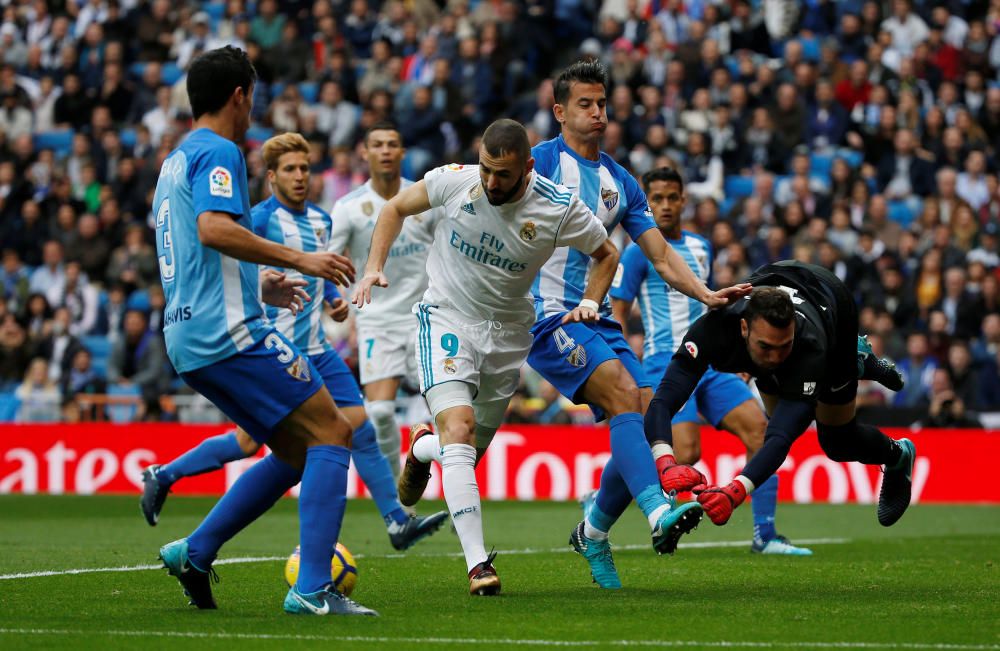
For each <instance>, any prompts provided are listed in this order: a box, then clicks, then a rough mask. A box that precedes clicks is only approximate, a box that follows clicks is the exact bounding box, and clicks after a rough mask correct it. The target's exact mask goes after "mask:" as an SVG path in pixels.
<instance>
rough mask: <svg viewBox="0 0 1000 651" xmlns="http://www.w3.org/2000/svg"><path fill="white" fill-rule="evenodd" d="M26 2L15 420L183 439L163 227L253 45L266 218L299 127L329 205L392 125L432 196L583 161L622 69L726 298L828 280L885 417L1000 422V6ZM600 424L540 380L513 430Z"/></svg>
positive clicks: (17, 116) (637, 157)
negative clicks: (113, 411)
mask: <svg viewBox="0 0 1000 651" xmlns="http://www.w3.org/2000/svg"><path fill="white" fill-rule="evenodd" d="M0 5H2V20H0V62H2V65H0V251H2V260H0V394H2V395H6V396H7V398H6V399H5V401H0V420H3V419H4V417H5V416H6V417H7V418H8V419H11V418H13V417H15V415H16V417H17V418H18V419H21V420H46V419H59V418H63V419H71V420H72V419H77V418H80V417H93V416H94V415H95V414H94V413H93V412H94V410H96V409H97V408H96V407H85V408H83V409H81V407H80V406H79V403H78V402H76V401H74V400H73V397H74V396H76V395H78V394H80V393H84V394H87V393H90V394H104V393H106V392H110V393H124V394H128V395H136V396H140V398H141V399H140V400H139V401H138V402H140V403H141V404H140V405H139V406H138V408H136V409H134V410H133V411H132V412H129V414H128V417H134V418H173V417H176V413H175V412H174V410H173V408H172V407H171V402H170V400H167V399H164V396H167V395H170V394H173V393H177V392H183V391H184V387H183V385H182V384H181V383H180V382H179V380H178V379H177V377H176V374H174V373H173V371H172V369H170V367H169V362H167V359H166V355H165V350H164V345H163V341H162V335H161V334H160V331H161V330H162V325H163V305H164V300H163V292H162V290H161V288H160V285H159V277H158V263H157V259H156V251H155V247H154V246H153V230H152V228H151V227H150V226H151V215H150V203H151V199H152V192H153V188H154V186H155V184H156V178H157V175H158V172H159V167H160V162H161V161H162V160H163V159H164V157H165V156H166V155H167V154H168V153H169V152H170V151H171V150H172V149H173V147H174V146H176V144H177V143H178V142H179V141H180V140H181V139H182V138H183V137H184V135H185V133H186V132H187V130H188V129H189V127H190V123H191V120H190V114H189V106H188V105H187V97H186V92H185V76H184V70H185V67H186V66H187V65H188V64H189V62H190V61H191V60H192V59H193V58H194V57H196V56H198V54H199V53H200V52H202V51H205V50H207V49H211V48H215V47H219V46H221V45H225V44H234V45H237V46H239V47H241V48H243V49H245V50H246V51H247V52H248V54H249V56H250V57H251V59H252V60H253V62H254V65H255V67H256V69H257V72H258V75H259V83H258V84H257V86H256V88H255V95H254V110H253V115H254V120H255V122H254V126H253V127H252V128H251V130H250V132H249V133H248V137H247V142H246V143H245V153H246V157H247V164H248V170H249V174H250V188H251V193H252V195H253V196H251V202H252V203H255V202H257V201H260V200H262V199H264V198H266V196H267V195H268V194H269V190H268V188H267V187H266V186H267V184H266V182H265V173H264V172H265V170H264V165H263V162H262V159H261V155H260V151H259V145H260V143H261V142H262V141H263V140H265V139H266V138H267V137H269V136H270V135H271V134H272V133H275V132H278V133H280V132H283V131H299V132H301V133H303V134H304V135H305V136H306V137H307V139H308V140H309V142H310V144H311V147H312V156H311V160H312V165H313V175H312V184H313V185H312V188H311V196H312V199H313V200H314V201H315V202H316V203H318V204H319V205H321V206H322V207H324V208H326V209H329V208H330V206H331V205H332V204H333V202H335V201H336V200H337V199H338V198H339V197H342V196H344V195H345V194H347V193H348V192H350V191H351V190H352V189H353V188H355V187H357V186H358V185H360V184H362V183H363V182H364V181H365V179H366V171H365V164H364V163H363V159H362V157H361V153H360V143H359V141H360V139H361V135H362V134H363V133H364V130H365V128H366V126H368V125H370V124H373V123H374V122H376V121H378V120H382V119H392V120H394V121H396V122H397V123H398V124H399V128H400V132H401V134H402V136H403V138H404V141H405V143H406V145H407V148H408V153H407V157H406V161H405V163H404V175H405V176H408V177H409V178H419V177H420V175H421V174H422V173H423V172H424V171H426V170H427V169H430V168H431V167H432V166H434V165H437V164H440V163H442V162H450V161H471V160H475V157H476V154H475V152H476V147H477V142H476V137H477V134H479V133H480V132H481V130H482V129H483V128H484V127H485V125H487V124H488V123H489V122H490V121H491V120H493V119H494V118H496V117H498V116H501V115H506V116H509V117H513V118H515V119H517V120H519V121H520V122H522V123H523V124H525V125H526V126H527V127H528V128H529V132H530V133H531V135H532V137H533V138H534V139H535V141H536V142H537V141H540V140H544V139H548V138H552V137H554V136H556V135H558V133H559V129H558V127H559V125H558V123H557V122H556V121H555V119H554V117H553V115H552V111H551V107H552V104H553V101H554V100H553V96H552V82H551V78H550V75H551V74H552V72H553V71H554V70H556V69H557V68H558V67H559V66H562V65H565V64H566V63H568V62H570V61H572V60H575V59H577V58H579V57H581V56H596V57H600V58H601V59H603V60H604V61H605V62H606V64H607V66H608V69H609V72H610V79H611V86H610V88H609V93H608V107H607V110H608V114H609V118H610V124H609V126H608V129H607V132H606V134H605V138H604V147H603V148H604V150H605V151H607V152H608V153H609V154H610V155H611V156H613V157H614V158H615V159H616V160H617V161H618V162H620V163H621V164H622V165H624V166H625V167H626V168H628V169H630V170H631V171H632V172H633V173H634V174H636V175H640V174H642V173H643V172H646V171H648V170H650V169H652V168H653V167H657V166H660V165H664V164H667V165H671V166H675V167H677V168H678V169H679V170H681V172H682V174H683V176H684V178H685V180H686V183H687V193H688V196H689V202H688V206H689V208H688V209H689V212H690V214H689V215H688V217H689V221H688V224H687V228H689V229H690V230H693V231H695V232H698V233H700V234H702V235H704V236H705V237H707V238H709V239H710V240H711V242H712V244H713V246H714V249H715V259H714V265H713V276H714V284H715V285H716V286H722V285H727V284H731V283H733V282H735V281H737V280H739V279H741V278H743V277H745V276H746V275H748V273H749V272H750V271H751V270H752V269H753V268H754V267H756V266H758V265H761V264H765V263H769V262H773V261H776V260H780V259H786V258H795V259H798V260H802V261H809V262H815V263H817V264H821V265H823V266H825V267H827V268H829V269H831V270H833V271H834V272H835V273H836V274H837V275H838V276H840V277H841V278H842V279H844V280H845V281H846V282H847V284H848V285H849V286H850V287H851V288H852V289H853V290H854V292H855V294H856V298H857V300H858V302H859V305H860V306H862V311H861V322H862V327H863V329H864V331H865V332H867V333H870V335H871V339H872V343H873V346H874V348H875V351H876V353H879V354H885V355H888V356H889V357H891V358H893V359H895V360H896V361H897V363H898V365H899V367H900V368H901V370H902V371H903V373H904V375H905V377H906V381H907V386H906V387H905V388H904V390H903V391H901V392H900V393H898V394H895V395H893V394H890V393H887V392H885V390H883V389H881V388H880V387H864V388H863V389H862V393H861V395H860V396H859V401H861V402H864V403H866V404H874V405H892V406H899V407H906V408H910V409H918V410H921V411H922V412H923V413H924V414H925V415H924V422H928V423H933V424H938V425H967V424H975V423H976V422H977V417H976V414H977V412H984V411H997V410H1000V276H998V275H997V274H998V271H1000V269H998V267H1000V250H998V243H1000V183H998V173H997V171H998V163H1000V160H998V154H1000V1H998V0H992V1H991V2H985V1H976V0H962V1H960V0H953V1H952V2H919V1H915V2H910V1H908V0H891V1H890V2H875V1H868V2H861V1H858V0H844V1H840V2H834V1H830V0H806V1H805V2H794V1H791V0H686V1H681V0H649V1H648V2H643V1H641V0H604V2H603V3H599V2H597V1H596V0H521V1H517V2H515V1H513V0H478V2H477V1H469V0H448V2H446V3H443V2H436V1H435V0H406V1H405V2H403V1H400V0H385V2H382V3H381V4H379V3H378V2H376V0H371V1H369V0H350V1H347V0H339V1H338V0H316V1H315V2H306V1H304V0H258V2H256V3H254V2H249V1H247V0H228V1H227V2H218V3H215V2H211V3H177V4H173V3H170V2H169V1H168V0H151V1H147V0H85V1H82V0H81V1H75V0H54V1H51V2H46V1H44V0H12V1H9V2H4V3H0ZM620 237H622V238H624V236H623V235H621V236H620ZM635 321H636V322H635V323H633V324H631V328H630V331H631V332H639V333H641V331H642V328H641V324H640V323H639V322H638V319H637V318H636V319H635ZM334 332H335V335H336V336H337V337H339V339H340V342H339V343H338V348H340V349H341V350H342V351H344V352H346V353H347V356H348V357H349V358H352V357H355V356H356V354H355V353H354V351H355V349H356V346H355V345H354V342H353V341H352V339H351V336H352V333H351V329H350V328H349V327H348V328H346V329H345V328H340V329H336V330H335V331H334ZM641 336H642V335H641V334H639V335H635V336H634V337H633V344H634V346H635V347H636V350H637V352H641ZM3 405H15V407H13V411H11V409H9V408H8V410H7V411H9V412H10V413H7V414H4V413H3V412H4V409H3V408H2V406H3ZM585 417H586V414H585V413H581V412H579V411H578V410H573V409H571V408H569V405H567V404H566V403H565V401H564V400H563V399H561V398H559V396H558V394H557V392H555V390H554V389H552V387H551V386H550V385H547V384H546V383H544V382H541V381H540V380H539V379H538V378H537V377H535V376H533V375H532V374H530V373H528V374H526V376H525V387H524V390H523V391H522V392H520V393H519V394H518V395H517V396H516V397H515V400H514V401H513V402H512V412H511V414H510V418H511V419H512V420H515V421H521V422H524V421H532V422H570V421H573V420H575V419H582V418H585Z"/></svg>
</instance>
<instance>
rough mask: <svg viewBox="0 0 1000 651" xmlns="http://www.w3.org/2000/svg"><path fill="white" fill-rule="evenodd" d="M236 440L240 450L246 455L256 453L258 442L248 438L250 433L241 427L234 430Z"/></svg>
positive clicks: (249, 455)
mask: <svg viewBox="0 0 1000 651" xmlns="http://www.w3.org/2000/svg"><path fill="white" fill-rule="evenodd" d="M236 442H237V443H238V444H239V446H240V450H241V451H242V452H243V454H245V455H246V456H248V457H252V456H253V455H255V454H257V451H258V450H260V443H258V442H257V441H255V440H253V439H252V438H250V435H249V434H247V433H246V432H244V431H243V430H242V429H237V430H236Z"/></svg>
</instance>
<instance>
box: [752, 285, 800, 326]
mask: <svg viewBox="0 0 1000 651" xmlns="http://www.w3.org/2000/svg"><path fill="white" fill-rule="evenodd" d="M743 318H744V319H745V320H746V322H747V325H751V324H752V323H753V321H754V319H758V318H760V319H764V320H765V321H767V322H768V323H770V324H771V325H773V326H774V327H775V328H787V327H788V326H789V325H791V323H792V320H793V319H794V318H795V306H794V305H793V304H792V297H791V296H790V295H789V294H788V292H786V291H784V290H783V289H779V288H778V287H767V286H765V287H755V288H754V289H753V291H752V292H750V298H749V300H747V308H746V310H744V311H743Z"/></svg>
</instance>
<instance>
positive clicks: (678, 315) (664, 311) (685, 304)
mask: <svg viewBox="0 0 1000 651" xmlns="http://www.w3.org/2000/svg"><path fill="white" fill-rule="evenodd" d="M667 242H669V243H670V245H671V246H672V247H674V250H675V251H677V253H679V254H680V256H681V257H682V258H683V259H684V261H685V262H686V263H687V265H688V266H689V267H691V271H693V272H694V275H696V276H698V277H699V278H701V280H702V281H703V282H704V283H705V284H706V285H707V284H708V283H709V279H710V276H711V271H712V247H711V245H710V244H709V243H708V240H706V239H705V238H704V237H702V236H701V235H695V234H694V233H689V232H688V231H681V237H680V239H677V240H667ZM608 294H609V295H610V296H611V298H616V299H620V300H623V301H628V303H629V305H631V304H632V301H634V300H635V299H636V298H638V299H639V311H640V312H641V313H642V327H643V329H645V331H646V338H645V343H644V344H643V357H645V358H649V356H650V355H653V354H656V353H673V352H674V351H676V350H677V347H678V346H680V345H681V342H682V341H683V340H684V336H685V335H686V334H687V331H688V328H690V327H691V324H692V323H694V322H695V321H697V320H698V319H699V318H700V317H701V316H702V315H703V314H705V312H706V311H708V308H707V307H706V306H705V304H704V303H701V302H699V301H696V300H695V299H693V298H690V297H688V296H685V295H684V294H682V293H681V292H679V291H677V290H676V289H674V288H673V287H671V286H670V285H668V284H667V282H666V281H665V280H663V278H661V277H660V274H659V273H657V272H656V269H654V268H653V263H651V262H650V261H649V260H648V259H647V258H646V256H645V255H644V254H643V252H642V250H641V249H640V248H639V247H638V246H637V245H635V244H631V245H629V246H628V247H627V248H626V249H625V253H624V254H622V258H621V262H620V263H619V265H618V273H617V274H616V275H615V280H614V283H612V285H611V291H610V292H608Z"/></svg>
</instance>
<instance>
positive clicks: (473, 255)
mask: <svg viewBox="0 0 1000 651" xmlns="http://www.w3.org/2000/svg"><path fill="white" fill-rule="evenodd" d="M424 182H425V183H426V185H427V195H428V197H429V198H430V203H431V206H433V207H438V206H443V207H444V217H443V218H442V220H441V221H440V222H439V223H438V224H437V227H436V229H435V231H434V243H433V244H432V245H431V252H430V255H429V256H428V258H427V274H428V279H429V285H428V288H427V292H426V293H425V294H424V302H425V303H428V304H431V305H445V306H449V307H451V308H453V309H455V310H457V311H459V312H461V313H463V314H466V315H468V316H473V317H477V318H480V319H483V320H495V321H501V322H510V323H518V324H523V325H525V326H530V325H531V324H532V323H534V321H535V313H534V301H533V299H532V297H531V293H530V290H531V284H532V282H533V281H534V279H535V276H536V274H537V273H538V270H539V269H541V267H542V265H543V264H545V261H546V260H548V259H549V257H550V256H551V255H552V252H553V251H554V250H555V249H556V248H558V247H563V246H569V247H572V248H575V249H578V250H580V251H582V252H584V253H585V254H590V253H593V252H594V251H596V250H597V249H598V248H599V247H600V246H601V245H602V244H603V243H604V241H605V240H606V239H607V238H608V235H607V232H606V231H605V229H604V226H603V225H602V224H601V222H600V221H598V220H597V217H595V216H594V214H593V213H592V212H591V211H590V209H589V208H587V206H586V205H584V203H583V202H581V201H580V200H579V199H578V198H577V197H575V196H573V195H572V194H570V192H569V191H568V190H566V188H563V187H561V186H557V185H556V184H554V183H552V182H551V181H548V180H547V179H545V178H542V177H540V176H538V175H537V174H535V173H534V172H531V173H530V174H529V175H528V178H527V179H526V180H525V183H526V188H525V191H524V195H523V196H522V197H521V199H520V200H518V201H516V202H513V203H507V204H504V205H501V206H494V205H492V204H491V203H490V202H489V200H488V199H487V197H486V193H485V192H484V191H483V185H482V181H481V180H480V177H479V169H478V167H477V166H474V165H446V166H444V167H439V168H437V169H434V170H431V171H430V172H428V173H427V174H426V176H424ZM376 291H377V290H376Z"/></svg>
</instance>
